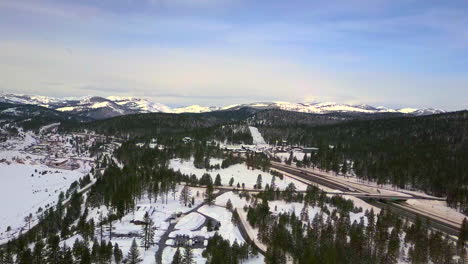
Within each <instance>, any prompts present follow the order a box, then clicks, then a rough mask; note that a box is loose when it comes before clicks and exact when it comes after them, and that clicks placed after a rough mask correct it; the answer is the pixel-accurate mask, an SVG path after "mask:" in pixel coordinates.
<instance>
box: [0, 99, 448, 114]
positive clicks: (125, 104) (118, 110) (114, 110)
mask: <svg viewBox="0 0 468 264" xmlns="http://www.w3.org/2000/svg"><path fill="white" fill-rule="evenodd" d="M0 102H5V103H12V104H31V105H39V106H43V107H46V108H49V109H54V110H57V111H61V112H66V113H70V114H75V115H78V116H81V117H86V118H92V119H104V118H110V117H114V116H120V115H128V114H137V113H176V114H179V113H205V112H213V111H226V110H237V109H241V108H244V107H249V108H254V109H281V110H286V111H293V112H302V113H314V114H326V113H336V112H350V113H363V114H375V113H402V114H409V115H429V114H437V113H444V112H445V111H443V110H439V109H431V108H428V109H416V108H402V109H391V108H387V107H383V106H379V107H374V106H370V105H365V104H359V105H351V104H339V103H334V102H325V103H290V102H281V101H278V102H256V103H248V104H236V105H230V106H225V107H218V106H211V107H206V106H200V105H192V106H187V107H180V108H170V107H169V106H167V105H164V104H160V103H154V102H151V101H149V100H147V99H142V98H136V97H120V96H109V97H107V98H104V97H98V96H86V97H78V98H71V97H70V98H53V97H47V96H34V95H24V94H0Z"/></svg>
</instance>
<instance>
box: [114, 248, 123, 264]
mask: <svg viewBox="0 0 468 264" xmlns="http://www.w3.org/2000/svg"><path fill="white" fill-rule="evenodd" d="M122 258H123V254H122V250H120V248H119V244H117V243H115V245H114V260H115V262H116V263H117V264H120V262H121V261H122Z"/></svg>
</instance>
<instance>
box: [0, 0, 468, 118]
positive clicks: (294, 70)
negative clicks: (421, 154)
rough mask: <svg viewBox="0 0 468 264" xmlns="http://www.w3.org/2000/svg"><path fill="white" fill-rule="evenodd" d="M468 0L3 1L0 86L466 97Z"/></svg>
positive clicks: (213, 97) (424, 104) (206, 101)
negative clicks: (443, 0)
mask: <svg viewBox="0 0 468 264" xmlns="http://www.w3.org/2000/svg"><path fill="white" fill-rule="evenodd" d="M467 11H468V2H466V1H462V0H458V1H451V2H449V3H447V2H440V1H432V0H431V1H424V2H421V1H406V0H396V1H385V0H379V1H369V0H352V1H346V2H343V1H339V0H332V1H323V0H322V1H314V2H313V3H311V2H310V1H306V0H294V1H292V2H287V3H285V2H271V1H264V0H261V1H256V2H251V1H245V0H173V1H166V0H144V1H134V0H131V1H128V0H115V1H110V0H104V1H99V2H95V1H90V0H80V1H71V0H23V1H20V2H19V1H3V2H0V33H1V34H0V40H1V41H0V58H2V59H1V60H0V72H2V78H0V90H4V91H6V92H7V93H23V94H32V95H45V96H53V97H59V98H60V97H81V96H86V95H93V96H102V97H107V96H110V95H115V96H133V97H138V98H146V99H148V100H151V101H152V102H157V103H162V104H165V105H169V106H171V107H181V106H187V105H194V104H198V105H210V106H220V105H231V104H235V103H247V102H271V101H286V102H310V101H318V102H338V103H342V104H367V105H373V106H385V107H389V108H406V107H412V108H436V109H444V110H446V111H456V110H461V109H466V108H467V104H466V102H468V93H467V92H466V90H467V87H468V75H467V73H468V64H467V63H466V61H468V38H467V36H468V29H467V27H466V24H468V17H467V16H466V12H467Z"/></svg>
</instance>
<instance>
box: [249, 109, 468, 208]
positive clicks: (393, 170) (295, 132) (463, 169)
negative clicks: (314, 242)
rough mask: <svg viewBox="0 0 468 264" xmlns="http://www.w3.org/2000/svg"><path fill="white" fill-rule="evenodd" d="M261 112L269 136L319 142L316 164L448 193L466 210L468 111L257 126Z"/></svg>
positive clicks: (302, 142) (269, 138) (301, 142)
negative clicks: (326, 123) (326, 122)
mask: <svg viewBox="0 0 468 264" xmlns="http://www.w3.org/2000/svg"><path fill="white" fill-rule="evenodd" d="M263 118H264V117H263V116H262V117H261V118H259V119H260V120H261V122H257V124H258V125H260V127H259V129H260V131H261V132H262V134H263V136H264V137H265V139H266V140H267V141H268V142H270V143H274V142H276V141H278V140H287V141H288V142H289V143H291V144H299V145H305V146H316V147H319V148H320V152H319V153H318V154H317V156H313V157H312V161H308V162H311V163H314V164H315V165H316V166H318V167H321V168H323V169H326V170H329V171H335V172H342V171H343V164H344V163H345V162H346V165H345V167H347V168H346V169H345V170H347V171H350V170H351V169H352V170H353V171H354V172H355V173H356V175H357V176H358V177H360V178H363V179H366V180H372V181H377V182H378V183H380V184H386V183H388V184H393V185H395V186H398V187H400V188H409V189H411V188H416V189H419V190H424V191H425V192H427V193H430V194H434V195H439V196H447V197H448V202H449V203H450V204H451V205H452V206H454V207H459V208H460V209H461V210H462V211H464V212H467V210H468V195H467V194H468V191H467V190H468V185H467V182H468V168H467V166H466V160H468V112H467V111H461V112H454V113H448V114H440V115H431V116H424V117H397V118H386V119H375V120H374V119H372V120H352V121H349V122H345V123H341V124H329V125H323V126H317V125H304V126H295V121H294V120H292V121H291V122H290V124H289V125H288V123H287V122H286V120H285V121H284V122H283V123H280V124H279V125H277V124H276V123H266V124H265V125H263V126H261V124H262V122H263ZM254 120H257V119H256V118H254ZM329 123H331V122H329Z"/></svg>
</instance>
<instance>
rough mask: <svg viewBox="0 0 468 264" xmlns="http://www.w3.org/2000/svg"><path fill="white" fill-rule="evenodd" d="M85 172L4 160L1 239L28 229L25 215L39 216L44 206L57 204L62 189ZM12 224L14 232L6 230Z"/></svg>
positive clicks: (0, 165) (0, 189) (0, 176)
mask: <svg viewBox="0 0 468 264" xmlns="http://www.w3.org/2000/svg"><path fill="white" fill-rule="evenodd" d="M1 154H3V153H1ZM1 154H0V159H1V156H3V155H1ZM36 170H37V172H36ZM43 172H46V173H44V174H43ZM83 175H84V174H83V173H82V172H80V171H70V170H60V169H52V168H49V167H47V166H45V165H31V164H18V163H11V164H10V165H7V164H6V163H0V182H1V183H2V184H0V201H3V202H2V203H0V211H1V212H2V213H1V215H0V243H2V242H5V241H6V240H8V239H9V238H11V237H13V236H15V235H16V234H17V233H18V232H19V230H20V229H21V228H25V229H27V225H26V223H25V221H24V217H26V216H27V215H29V214H30V213H32V214H33V216H34V218H35V216H36V214H35V213H36V212H37V210H38V209H39V208H40V207H42V209H46V208H47V205H49V206H50V205H54V204H55V202H56V201H57V197H58V195H59V194H60V192H61V191H64V192H65V191H66V190H67V189H68V187H69V186H70V184H71V183H72V182H74V181H76V180H78V179H79V178H80V177H81V176H83ZM8 226H10V227H11V228H12V231H11V232H6V229H7V227H8Z"/></svg>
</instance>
